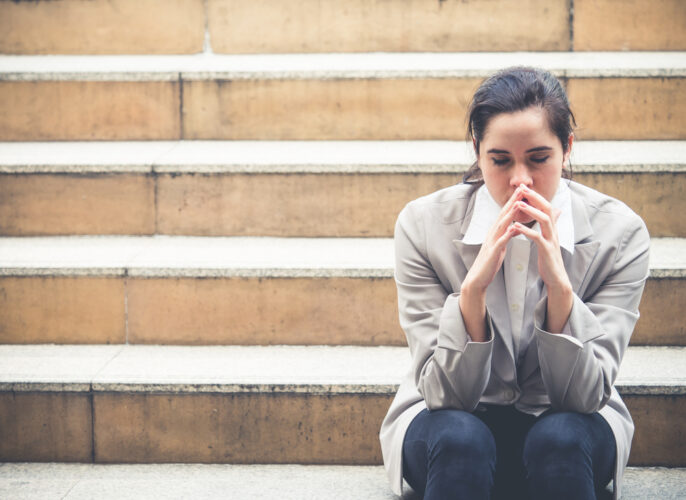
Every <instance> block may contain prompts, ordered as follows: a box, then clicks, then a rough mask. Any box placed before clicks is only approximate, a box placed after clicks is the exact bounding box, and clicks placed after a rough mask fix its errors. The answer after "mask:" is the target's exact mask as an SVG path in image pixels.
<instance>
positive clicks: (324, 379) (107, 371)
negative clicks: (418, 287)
mask: <svg viewBox="0 0 686 500" xmlns="http://www.w3.org/2000/svg"><path fill="white" fill-rule="evenodd" d="M409 362H410V356H409V350H408V349H407V348H405V347H358V346H336V347H332V346H150V345H46V344H43V345H0V390H3V391H9V390H12V391H70V392H87V391H91V390H92V391H95V392H105V391H106V392H146V393H147V392H154V393H159V392H164V393H181V392H183V393H188V392H221V393H235V392H240V393H245V392H248V393H276V392H279V393H314V394H341V393H344V394H353V393H354V394H366V393H372V394H393V393H395V391H396V390H397V386H398V384H399V383H400V381H401V379H402V377H403V376H404V375H405V373H406V372H407V370H408V368H409ZM616 387H617V389H618V390H619V391H620V392H621V393H622V394H635V395H680V394H686V347H652V346H645V347H633V346H632V347H629V349H628V351H627V352H626V354H625V356H624V360H623V362H622V365H621V368H620V372H619V375H618V378H617V381H616Z"/></svg>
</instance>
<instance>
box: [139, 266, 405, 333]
mask: <svg viewBox="0 0 686 500" xmlns="http://www.w3.org/2000/svg"><path fill="white" fill-rule="evenodd" d="M395 293H396V292H395V285H394V284H393V282H392V280H389V279H375V278H371V279H355V278H352V279H350V278H320V279H307V278H284V279H266V278H252V279H248V278H229V279H171V280H170V279H130V280H129V281H128V284H127V294H128V325H129V341H130V342H133V343H144V344H156V343H164V344H205V343H207V342H211V343H213V344H322V343H323V344H333V345H336V344H359V345H386V344H391V345H394V344H397V343H398V342H401V341H403V339H402V337H401V333H400V332H399V329H398V327H397V320H396V318H397V312H396V297H395Z"/></svg>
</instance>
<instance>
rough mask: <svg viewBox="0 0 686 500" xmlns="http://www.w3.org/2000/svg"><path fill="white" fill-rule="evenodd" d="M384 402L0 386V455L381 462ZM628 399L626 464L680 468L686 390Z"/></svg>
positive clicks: (386, 398) (383, 398)
mask: <svg viewBox="0 0 686 500" xmlns="http://www.w3.org/2000/svg"><path fill="white" fill-rule="evenodd" d="M91 398H92V400H91ZM391 399H392V396H391V395H387V394H384V395H377V394H365V395H357V394H339V395H312V394H188V393H184V394H138V393H95V394H93V395H90V394H59V393H40V392H34V393H21V394H17V395H15V394H12V393H0V416H2V421H3V422H5V423H6V424H5V425H3V426H2V427H1V428H0V438H1V439H0V460H3V461H83V462H90V461H95V462H98V463H117V462H126V463H170V462H197V463H316V464H351V465H353V464H354V465H361V464H380V463H381V452H380V448H379V444H378V432H379V427H380V425H381V421H382V419H383V416H384V414H385V412H386V410H387V408H388V405H389V404H390V402H391ZM91 401H92V407H91ZM626 402H627V405H628V406H629V410H630V411H631V412H632V416H633V418H634V421H635V424H636V436H635V438H634V447H633V450H632V455H631V459H630V464H635V465H638V464H640V465H668V466H684V465H686V461H684V456H683V449H684V446H686V441H685V438H684V437H685V436H686V432H684V429H683V423H681V424H679V423H675V421H674V415H683V414H684V411H686V397H684V396H628V397H626ZM91 425H92V433H91ZM91 438H92V441H91Z"/></svg>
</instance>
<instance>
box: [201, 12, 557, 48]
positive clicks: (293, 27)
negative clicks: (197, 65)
mask: <svg viewBox="0 0 686 500" xmlns="http://www.w3.org/2000/svg"><path fill="white" fill-rule="evenodd" d="M513 10H516V12H517V15H516V16H513V15H512V14H513ZM484 19H488V22H486V23H485V22H483V20H484ZM515 19H516V22H515ZM275 26H278V29H274V27H275ZM494 26H497V27H498V35H497V36H493V27H494ZM209 28H210V36H211V40H212V47H213V50H214V51H215V52H218V53H278V52H379V51H380V52H394V51H400V52H471V51H525V50H536V51H551V50H561V51H564V50H569V45H570V44H569V5H568V2H567V0H555V1H552V2H551V1H546V0H533V1H528V2H513V1H511V0H497V1H491V2H436V1H433V0H410V1H407V0H391V1H384V2H378V1H375V2H369V1H366V0H346V1H343V2H320V1H318V0H299V1H297V2H279V1H278V0H277V1H274V0H258V1H252V2H242V1H240V0H230V1H228V2H227V1H222V0H210V2H209Z"/></svg>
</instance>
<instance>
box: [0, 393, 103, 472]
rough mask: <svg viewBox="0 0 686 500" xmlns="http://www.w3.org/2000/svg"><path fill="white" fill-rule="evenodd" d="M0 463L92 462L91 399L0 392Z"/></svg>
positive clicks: (71, 395) (75, 395)
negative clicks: (0, 423) (0, 461)
mask: <svg viewBox="0 0 686 500" xmlns="http://www.w3.org/2000/svg"><path fill="white" fill-rule="evenodd" d="M0 422H2V425H0V460H2V461H39V462H47V461H61V462H90V461H92V456H93V448H92V444H93V442H92V439H93V433H92V421H91V397H90V395H89V394H87V393H69V392H21V393H17V392H0Z"/></svg>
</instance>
